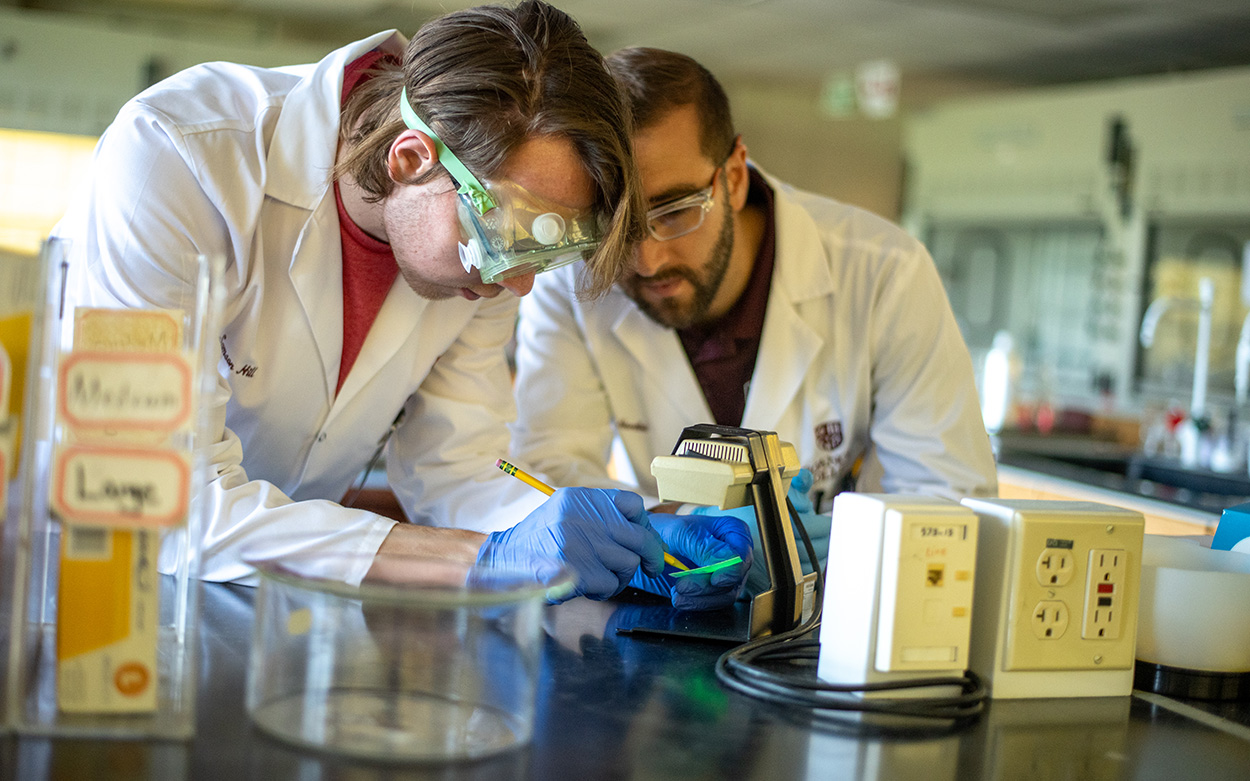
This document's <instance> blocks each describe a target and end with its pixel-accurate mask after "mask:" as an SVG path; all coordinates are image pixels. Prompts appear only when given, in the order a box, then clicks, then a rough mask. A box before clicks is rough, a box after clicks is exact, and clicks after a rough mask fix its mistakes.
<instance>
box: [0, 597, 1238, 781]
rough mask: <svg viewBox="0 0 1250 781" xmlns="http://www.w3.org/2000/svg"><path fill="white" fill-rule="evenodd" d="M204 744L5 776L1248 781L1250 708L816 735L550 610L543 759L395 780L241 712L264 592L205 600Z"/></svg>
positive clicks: (71, 753)
mask: <svg viewBox="0 0 1250 781" xmlns="http://www.w3.org/2000/svg"><path fill="white" fill-rule="evenodd" d="M203 594H204V601H203V606H202V612H201V616H202V621H203V623H202V631H201V638H200V648H201V660H202V662H201V668H200V675H199V681H200V683H199V692H198V698H199V699H198V719H197V728H198V732H197V735H196V737H195V739H194V740H193V741H191V742H190V743H189V744H182V743H143V742H136V743H129V742H124V741H86V740H63V739H62V740H48V739H41V738H28V737H23V738H20V739H18V738H14V737H7V738H4V739H3V741H2V742H0V746H2V747H3V748H2V750H0V777H3V778H6V779H7V778H20V779H22V780H23V781H28V780H32V781H37V780H38V779H45V778H58V779H59V778H93V779H108V778H136V779H161V781H167V780H168V779H179V778H195V779H200V778H203V779H230V780H231V781H241V780H242V779H249V778H256V779H288V778H290V779H301V781H304V780H305V779H308V780H312V779H329V778H351V779H409V778H411V779H424V778H437V779H460V778H465V779H476V778H481V779H491V780H492V781H494V780H495V779H546V778H570V779H573V778H576V779H630V778H647V779H651V778H657V779H664V778H672V779H683V780H684V779H690V778H705V779H722V778H734V779H770V780H771V779H790V778H801V779H808V778H811V779H822V781H823V780H824V779H834V778H856V779H891V780H893V779H909V778H923V779H926V780H930V781H932V780H937V781H944V780H946V779H950V781H955V780H956V779H958V780H959V781H964V780H965V779H982V778H984V779H1017V778H1048V779H1049V778H1056V779H1058V778H1109V779H1168V780H1169V781H1171V780H1172V779H1177V778H1186V779H1195V778H1201V779H1242V778H1245V777H1246V773H1247V768H1250V704H1246V703H1237V704H1233V705H1227V706H1221V705H1206V704H1203V703H1200V702H1196V701H1190V702H1180V701H1177V700H1171V699H1167V698H1162V697H1158V696H1156V695H1145V694H1142V695H1135V696H1133V697H1120V698H1104V699H1067V700H1017V701H992V702H991V703H990V704H989V706H988V708H987V710H986V712H985V713H984V714H983V715H982V716H981V718H980V719H979V720H978V721H977V722H975V723H974V724H972V725H971V726H969V727H967V728H964V729H961V730H957V731H954V732H949V731H939V732H932V731H930V732H924V733H914V732H899V731H882V730H881V729H879V728H873V727H866V726H864V725H862V724H859V723H858V722H856V721H854V720H853V719H847V720H846V721H845V722H841V723H838V724H836V725H834V726H832V727H829V728H814V727H813V726H812V724H811V723H810V721H809V719H808V718H807V717H806V716H805V715H804V714H803V713H802V712H800V711H787V710H782V709H778V708H776V707H774V706H769V705H766V704H763V703H761V702H758V701H756V700H754V699H751V698H749V697H744V696H741V695H738V694H735V693H731V692H729V691H727V690H726V689H724V688H723V687H721V686H720V684H719V683H718V682H717V680H716V678H715V674H714V672H713V665H714V663H715V661H716V658H717V657H718V655H719V654H720V653H721V651H722V650H723V649H724V648H725V646H723V645H720V644H716V643H702V642H695V641H688V640H681V639H676V638H666V639H660V638H652V639H645V638H643V637H638V636H622V635H617V634H616V633H615V632H614V631H613V629H612V628H613V626H614V625H615V624H617V623H618V622H619V620H620V617H619V615H618V613H619V612H621V611H624V612H628V611H631V610H638V609H640V608H639V606H638V605H637V604H634V603H631V602H630V601H628V600H614V601H612V602H607V603H596V602H589V601H587V600H584V599H579V600H573V601H572V602H569V603H566V604H565V605H561V606H557V607H554V608H550V609H549V611H548V614H547V620H546V629H547V636H546V639H545V642H544V650H543V673H542V678H541V682H540V686H539V695H538V712H537V720H536V727H535V737H534V740H533V743H532V745H530V746H528V747H526V748H523V749H520V750H517V751H514V752H512V753H509V754H505V755H503V756H499V757H496V758H493V759H489V760H485V761H480V762H475V763H465V764H453V765H433V766H388V765H377V764H369V763H363V762H354V761H348V760H345V759H341V758H337V757H330V756H323V755H320V754H316V753H312V752H307V751H302V750H299V749H295V748H292V747H290V746H287V745H285V744H283V743H281V742H278V741H275V740H273V739H270V738H269V737H267V736H266V735H264V734H261V733H259V732H258V731H257V730H256V729H255V728H254V727H253V726H252V725H251V724H250V722H249V720H248V718H247V716H246V713H245V712H244V708H243V689H244V676H245V672H246V667H247V657H248V648H249V643H250V637H251V617H252V606H251V601H252V590H251V589H248V588H245V587H241V586H224V585H206V586H205V587H204V590H203Z"/></svg>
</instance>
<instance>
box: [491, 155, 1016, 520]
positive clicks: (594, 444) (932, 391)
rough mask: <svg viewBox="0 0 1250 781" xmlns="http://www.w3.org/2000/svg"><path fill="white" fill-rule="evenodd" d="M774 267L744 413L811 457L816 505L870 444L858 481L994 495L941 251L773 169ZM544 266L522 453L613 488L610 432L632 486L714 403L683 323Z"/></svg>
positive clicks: (554, 473)
mask: <svg viewBox="0 0 1250 781" xmlns="http://www.w3.org/2000/svg"><path fill="white" fill-rule="evenodd" d="M766 178H767V179H768V181H769V183H770V184H771V185H772V187H773V189H774V191H775V193H776V236H777V244H776V263H775V266H774V270H773V278H772V286H771V290H770V293H769V299H768V306H767V310H766V315H765V321H764V330H763V335H762V338H761V342H760V350H759V357H758V359H757V361H756V365H755V372H754V375H753V377H752V380H751V385H750V389H749V392H748V395H747V401H746V409H745V412H744V415H743V420H742V426H743V427H746V428H752V429H761V430H767V431H776V432H777V433H778V435H779V437H780V438H781V439H782V440H783V441H788V442H791V443H792V444H794V446H795V447H796V448H797V450H798V453H799V457H800V460H801V462H802V464H803V465H804V466H806V467H808V468H810V469H812V470H813V472H814V474H815V477H816V484H815V486H814V488H813V491H819V492H821V494H822V495H823V496H824V498H825V502H824V504H825V506H826V507H827V506H828V504H827V502H828V500H829V499H830V498H831V497H832V495H833V493H834V492H835V491H836V490H837V489H838V487H839V486H840V485H841V484H842V480H843V478H844V477H845V476H846V474H847V472H848V471H849V470H850V469H851V467H852V465H853V464H854V463H855V461H856V460H857V459H858V458H860V457H862V458H863V466H862V470H861V472H860V473H859V477H858V482H857V484H856V489H857V490H859V491H864V492H891V493H900V492H921V493H926V494H931V495H943V496H949V497H959V496H965V495H976V496H986V495H994V494H995V493H996V491H997V478H996V472H995V466H994V460H993V455H992V453H991V450H990V445H989V438H988V436H987V434H986V432H985V428H984V426H983V424H982V421H981V411H980V406H979V403H978V400H977V391H976V387H975V382H974V375H973V369H972V363H971V360H970V359H969V356H968V350H967V348H966V347H965V345H964V343H963V340H962V338H961V336H960V334H959V331H958V328H957V326H956V324H955V319H954V317H953V316H952V314H951V310H950V305H949V304H948V302H947V300H946V296H945V294H944V291H943V288H942V284H941V281H940V279H939V277H938V275H937V271H936V269H935V268H934V265H933V261H932V259H931V258H930V256H929V254H928V252H927V251H926V250H925V248H924V247H923V246H922V245H921V244H920V243H919V242H917V241H915V240H914V239H913V238H911V237H910V236H908V235H907V234H906V233H905V232H904V231H902V230H901V229H899V228H898V227H897V226H895V225H893V224H891V223H889V222H887V221H886V220H883V219H880V218H878V217H876V216H874V215H872V214H870V213H868V212H865V211H863V210H860V209H857V208H854V207H851V206H847V205H844V204H841V203H837V202H835V201H832V200H829V199H827V198H822V197H819V196H816V195H812V194H810V193H804V192H800V191H798V190H795V189H793V188H791V187H789V186H787V185H785V184H783V183H781V182H778V181H777V180H775V179H772V178H768V177H766ZM574 274H575V272H573V271H570V270H568V269H561V270H557V271H553V272H551V273H547V274H542V275H540V276H539V277H538V278H537V279H536V281H535V286H534V291H533V292H532V293H531V294H530V295H529V296H527V297H526V298H525V299H524V300H523V301H522V304H521V320H520V325H519V327H518V334H517V340H518V350H517V372H518V373H517V384H516V395H517V404H518V407H519V410H520V415H521V417H520V418H519V419H518V420H517V422H516V423H515V425H514V426H513V428H512V433H513V449H514V450H513V452H514V456H515V457H516V458H517V459H518V461H519V462H520V463H524V464H526V465H528V466H530V467H531V468H533V469H536V470H539V471H542V472H544V473H546V474H547V475H549V476H550V477H551V478H552V479H553V480H557V481H559V482H560V483H561V484H565V485H606V484H608V483H607V482H606V481H607V471H606V468H605V463H606V461H607V459H608V454H609V451H610V449H611V447H612V443H613V437H614V436H617V435H619V437H620V442H621V444H623V446H624V451H625V453H626V454H627V466H628V467H629V468H630V469H632V471H633V474H634V477H635V479H636V480H637V483H638V485H639V489H640V491H641V492H642V493H644V494H647V495H650V496H654V495H655V493H656V487H655V480H654V478H652V476H651V470H650V465H651V460H652V459H653V458H654V457H655V456H657V455H664V454H668V453H670V452H672V449H673V446H674V445H675V444H676V442H677V437H678V435H679V434H680V433H681V431H682V429H683V428H684V427H686V426H689V425H692V424H696V423H710V422H713V420H712V413H711V411H710V409H709V408H708V405H707V402H706V401H705V400H704V397H703V393H702V390H701V389H700V387H699V383H698V381H697V380H696V378H695V375H694V371H693V370H692V369H691V367H690V363H689V361H688V360H687V358H686V355H685V352H684V351H683V349H682V346H681V342H680V340H679V339H678V337H677V334H676V332H675V331H673V330H671V329H668V328H664V327H662V326H660V325H657V324H656V323H655V322H653V321H652V320H650V319H648V318H647V317H646V315H644V314H643V313H642V312H641V311H640V310H639V309H638V308H637V307H636V306H635V305H634V304H633V302H632V301H630V300H629V298H628V297H626V295H625V294H624V293H623V292H622V291H621V290H620V289H619V288H615V289H613V291H612V292H611V293H610V294H609V295H608V296H607V297H606V298H604V299H603V300H601V301H597V302H589V303H581V302H578V301H577V300H576V299H575V297H574V296H573V295H572V293H571V290H572V289H573V287H572V286H573V283H574Z"/></svg>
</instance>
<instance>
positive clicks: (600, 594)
mask: <svg viewBox="0 0 1250 781" xmlns="http://www.w3.org/2000/svg"><path fill="white" fill-rule="evenodd" d="M477 563H478V564H482V565H487V566H492V567H500V568H503V569H510V570H519V571H525V572H533V573H534V579H535V580H536V581H538V582H539V583H551V582H552V580H553V579H554V578H556V577H558V575H559V572H560V568H561V567H564V568H566V569H568V570H569V572H570V574H571V575H572V576H573V589H572V591H569V592H566V593H562V594H549V595H548V600H549V601H551V602H563V601H564V600H566V599H572V598H573V597H575V596H586V597H589V598H591V599H607V598H608V597H611V596H613V595H615V594H617V593H619V592H620V591H621V590H622V589H623V588H625V586H627V585H629V581H630V578H632V577H633V576H634V573H635V572H637V571H639V569H640V568H641V570H642V571H645V572H649V573H651V574H655V575H658V574H660V573H661V572H663V570H664V549H663V547H662V546H661V544H660V537H659V535H658V534H657V533H656V532H655V531H654V530H653V529H652V528H651V525H650V522H649V519H648V516H647V511H646V510H645V509H644V508H643V502H642V497H641V496H638V495H637V494H634V493H630V492H629V491H618V490H615V489H603V488H560V489H558V490H557V491H556V492H555V493H554V494H552V496H551V498H550V499H548V500H547V501H545V502H543V503H542V504H541V505H540V506H539V507H538V509H536V510H534V511H533V512H532V513H530V514H529V515H527V516H526V517H525V520H523V521H521V522H520V523H518V524H517V525H516V526H513V527H512V528H511V529H506V530H504V531H500V532H495V533H494V534H491V535H490V536H489V537H487V538H486V542H484V543H483V544H482V547H481V548H480V549H479V550H478V554H477Z"/></svg>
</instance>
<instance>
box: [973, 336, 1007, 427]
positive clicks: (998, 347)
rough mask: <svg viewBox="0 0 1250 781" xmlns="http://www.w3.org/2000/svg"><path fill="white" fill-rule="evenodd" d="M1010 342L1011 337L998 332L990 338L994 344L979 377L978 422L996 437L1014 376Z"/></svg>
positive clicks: (1005, 412) (1003, 419)
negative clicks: (979, 419) (979, 410)
mask: <svg viewBox="0 0 1250 781" xmlns="http://www.w3.org/2000/svg"><path fill="white" fill-rule="evenodd" d="M1013 347H1014V341H1013V340H1012V338H1011V334H1010V333H1008V332H1006V331H999V332H998V333H996V334H994V344H993V346H992V347H990V350H989V352H988V353H986V354H985V367H984V369H983V371H982V375H981V419H982V420H983V421H985V430H986V431H988V432H989V433H991V434H997V433H998V432H999V431H1001V430H1002V428H1003V425H1004V424H1005V423H1006V422H1007V415H1008V413H1009V412H1010V410H1011V391H1012V388H1011V386H1012V381H1013V379H1014V378H1013V376H1012V375H1013V374H1014V373H1015V372H1014V366H1013V364H1014V356H1013V354H1012V348H1013Z"/></svg>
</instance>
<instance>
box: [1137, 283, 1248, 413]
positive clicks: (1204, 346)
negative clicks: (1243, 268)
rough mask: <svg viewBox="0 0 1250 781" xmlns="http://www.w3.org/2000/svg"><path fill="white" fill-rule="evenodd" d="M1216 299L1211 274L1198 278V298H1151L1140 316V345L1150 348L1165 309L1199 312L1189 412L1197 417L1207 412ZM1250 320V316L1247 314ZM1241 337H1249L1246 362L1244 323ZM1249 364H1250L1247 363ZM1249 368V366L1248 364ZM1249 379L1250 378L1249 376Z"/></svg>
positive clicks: (1240, 350)
mask: <svg viewBox="0 0 1250 781" xmlns="http://www.w3.org/2000/svg"><path fill="white" fill-rule="evenodd" d="M1214 303H1215V283H1214V282H1213V281H1212V280H1211V278H1210V277H1203V278H1201V279H1199V280H1198V298H1197V299H1193V298H1179V297H1177V296H1162V297H1160V298H1156V299H1155V300H1154V301H1151V302H1150V306H1148V307H1146V314H1145V315H1144V316H1142V319H1141V346H1142V347H1144V348H1146V349H1150V347H1151V345H1153V344H1154V341H1155V330H1156V329H1157V328H1158V327H1159V321H1160V320H1162V319H1163V315H1164V313H1166V312H1167V311H1168V310H1171V309H1185V310H1189V311H1194V310H1197V312H1198V345H1197V349H1196V351H1195V355H1194V387H1193V395H1192V396H1191V398H1190V401H1189V415H1190V417H1191V418H1193V419H1194V420H1198V419H1200V418H1203V417H1205V416H1206V412H1207V375H1208V373H1209V372H1210V366H1211V309H1212V307H1213V305H1214ZM1247 322H1250V318H1247ZM1242 340H1244V341H1246V354H1247V362H1250V334H1248V333H1247V331H1246V328H1245V327H1244V326H1243V327H1242ZM1241 352H1242V349H1241V343H1240V342H1238V345H1237V355H1238V362H1237V366H1238V369H1239V370H1240V368H1241V363H1242V362H1241ZM1248 365H1250V364H1248ZM1248 371H1250V368H1248ZM1248 382H1250V380H1248Z"/></svg>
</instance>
